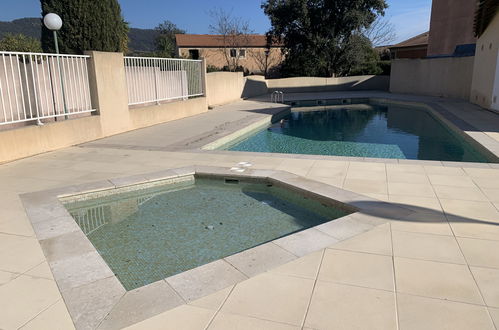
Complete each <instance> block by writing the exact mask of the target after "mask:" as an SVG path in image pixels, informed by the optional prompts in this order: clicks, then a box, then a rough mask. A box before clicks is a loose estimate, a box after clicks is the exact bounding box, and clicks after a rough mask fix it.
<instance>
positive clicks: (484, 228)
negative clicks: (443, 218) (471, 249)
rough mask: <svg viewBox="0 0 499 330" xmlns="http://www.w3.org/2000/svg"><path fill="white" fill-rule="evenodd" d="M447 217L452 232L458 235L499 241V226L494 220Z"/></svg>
mask: <svg viewBox="0 0 499 330" xmlns="http://www.w3.org/2000/svg"><path fill="white" fill-rule="evenodd" d="M448 219H449V224H450V226H451V227H452V230H453V231H454V234H455V235H456V236H458V237H467V238H479V239H489V240H496V241H499V226H498V225H497V223H495V222H491V221H486V220H474V219H469V218H462V217H455V216H448ZM480 221H483V222H480Z"/></svg>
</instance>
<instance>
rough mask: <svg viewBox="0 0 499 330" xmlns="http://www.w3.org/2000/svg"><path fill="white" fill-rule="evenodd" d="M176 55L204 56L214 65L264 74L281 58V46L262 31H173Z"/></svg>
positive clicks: (279, 61)
mask: <svg viewBox="0 0 499 330" xmlns="http://www.w3.org/2000/svg"><path fill="white" fill-rule="evenodd" d="M175 39H176V43H177V56H179V57H183V58H192V59H198V58H201V57H203V58H205V59H206V64H207V66H211V67H214V68H217V69H222V68H224V67H228V68H231V69H233V68H235V67H243V68H244V69H245V70H248V71H249V72H250V73H253V74H265V72H267V71H269V70H271V69H272V68H273V67H275V66H277V65H279V64H280V63H281V62H282V52H281V46H280V45H277V44H275V43H274V44H269V42H268V41H267V37H266V36H265V35H258V34H252V35H246V36H222V35H212V34H176V35H175Z"/></svg>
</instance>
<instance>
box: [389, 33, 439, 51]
mask: <svg viewBox="0 0 499 330" xmlns="http://www.w3.org/2000/svg"><path fill="white" fill-rule="evenodd" d="M429 35H430V32H425V33H421V34H419V35H417V36H415V37H412V38H410V39H407V40H405V41H402V42H400V43H398V44H396V45H393V46H390V48H402V47H417V46H426V45H428V37H429Z"/></svg>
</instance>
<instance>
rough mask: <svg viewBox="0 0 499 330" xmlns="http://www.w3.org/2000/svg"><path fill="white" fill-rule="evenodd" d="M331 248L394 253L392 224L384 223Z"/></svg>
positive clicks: (386, 253)
mask: <svg viewBox="0 0 499 330" xmlns="http://www.w3.org/2000/svg"><path fill="white" fill-rule="evenodd" d="M330 248H333V249H337V250H347V251H354V252H366V253H374V254H384V255H389V256H391V255H392V239H391V233H390V224H384V225H381V226H378V227H375V228H374V229H371V230H370V231H368V232H366V233H363V234H360V235H357V236H354V237H352V238H350V239H347V240H345V241H341V242H338V243H336V244H334V245H332V246H331V247H330Z"/></svg>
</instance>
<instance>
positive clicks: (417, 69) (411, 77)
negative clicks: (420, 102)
mask: <svg viewBox="0 0 499 330" xmlns="http://www.w3.org/2000/svg"><path fill="white" fill-rule="evenodd" d="M473 62H474V57H473V56H470V57H443V58H429V59H399V60H394V61H392V71H391V77H390V92H392V93H407V94H421V95H432V96H442V97H451V98H459V99H463V100H468V99H469V95H470V89H471V81H472V76H473Z"/></svg>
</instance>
